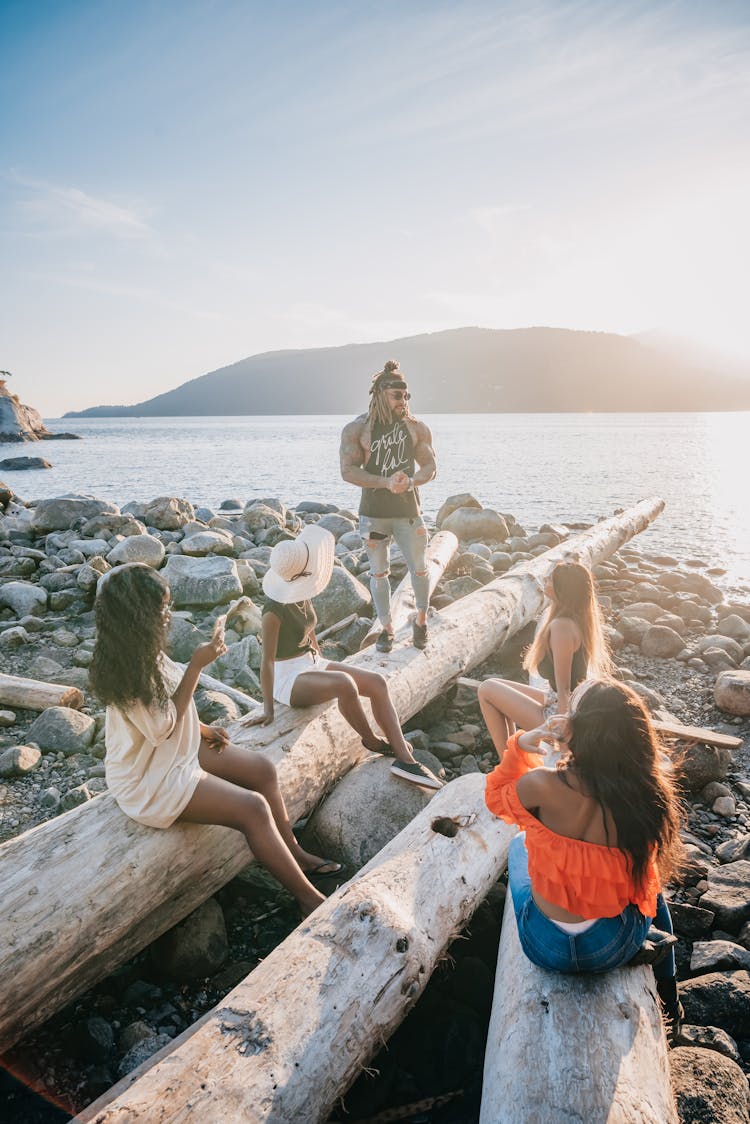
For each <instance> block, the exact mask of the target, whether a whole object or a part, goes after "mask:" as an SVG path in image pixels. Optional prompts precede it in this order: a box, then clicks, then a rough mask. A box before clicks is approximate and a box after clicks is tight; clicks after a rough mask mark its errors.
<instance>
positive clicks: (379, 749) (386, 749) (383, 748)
mask: <svg viewBox="0 0 750 1124" xmlns="http://www.w3.org/2000/svg"><path fill="white" fill-rule="evenodd" d="M362 745H365V743H364V742H362ZM365 749H366V750H367V751H368V753H380V754H382V755H383V757H395V756H396V754H395V753H394V752H393V750H392V749H391V747H390V745H389V744H388V742H385V741H383V739H382V738H378V744H377V745H375V746H370V745H365Z"/></svg>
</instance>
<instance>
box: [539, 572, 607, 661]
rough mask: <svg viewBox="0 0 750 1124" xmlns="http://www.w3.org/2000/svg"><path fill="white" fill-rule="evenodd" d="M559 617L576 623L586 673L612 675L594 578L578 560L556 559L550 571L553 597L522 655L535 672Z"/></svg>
mask: <svg viewBox="0 0 750 1124" xmlns="http://www.w3.org/2000/svg"><path fill="white" fill-rule="evenodd" d="M558 617H567V618H569V619H570V620H572V621H575V623H576V624H577V625H578V627H579V629H580V631H581V646H582V648H583V651H584V654H585V656H586V662H587V664H588V674H589V675H590V676H592V677H594V676H595V677H604V676H608V675H611V673H612V660H611V658H610V655H609V650H608V648H607V641H606V640H605V638H604V623H603V621H602V614H601V609H600V608H599V602H598V601H597V599H596V590H595V588H594V579H593V577H592V576H591V571H590V570H589V569H587V567H586V566H582V565H581V563H580V562H558V563H557V565H556V566H555V568H554V570H553V571H552V599H551V601H550V603H549V605H548V607H547V609H546V611H545V613H544V615H543V616H542V619H541V621H540V622H539V627H538V629H537V631H536V635H535V637H534V639H533V641H532V643H531V646H530V648H529V650H528V652H527V653H526V655H525V657H524V661H523V666H524V667H525V668H526V670H527V671H531V672H532V673H533V672H536V670H537V668H538V667H539V664H540V663H541V661H542V660H543V659H544V657H545V655H546V654H547V652H548V651H549V630H550V625H551V624H552V622H553V621H554V620H556V619H557V618H558Z"/></svg>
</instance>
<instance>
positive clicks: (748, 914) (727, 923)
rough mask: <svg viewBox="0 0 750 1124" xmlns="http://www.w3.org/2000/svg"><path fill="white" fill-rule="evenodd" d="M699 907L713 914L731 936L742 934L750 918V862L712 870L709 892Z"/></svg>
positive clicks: (709, 873) (709, 876) (710, 871)
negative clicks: (740, 932) (745, 923)
mask: <svg viewBox="0 0 750 1124" xmlns="http://www.w3.org/2000/svg"><path fill="white" fill-rule="evenodd" d="M699 904H700V906H701V907H702V908H703V909H711V910H713V912H714V913H715V914H716V923H717V925H718V926H719V928H721V929H723V930H725V931H726V932H729V933H736V932H738V931H739V929H740V928H741V926H742V925H743V923H744V922H745V921H747V920H748V918H750V862H748V861H747V859H738V860H737V861H736V862H733V863H726V864H725V865H724V866H715V867H711V869H710V870H709V872H708V889H707V890H706V892H705V893H704V894H703V896H702V897H701V899H700V902H699Z"/></svg>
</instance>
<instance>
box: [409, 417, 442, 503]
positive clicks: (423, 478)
mask: <svg viewBox="0 0 750 1124" xmlns="http://www.w3.org/2000/svg"><path fill="white" fill-rule="evenodd" d="M414 428H415V429H416V431H417V432H416V440H415V442H414V460H415V461H416V462H417V464H418V465H419V468H418V469H417V471H416V472H415V473H414V486H415V487H416V488H420V487H421V486H422V484H428V483H429V481H430V480H434V478H435V474H436V473H437V465H436V463H435V450H434V449H433V447H432V434H431V433H430V427H429V426H428V425H425V423H424V422H421V421H418V422H415V423H414Z"/></svg>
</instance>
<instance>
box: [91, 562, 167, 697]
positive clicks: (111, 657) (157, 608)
mask: <svg viewBox="0 0 750 1124" xmlns="http://www.w3.org/2000/svg"><path fill="white" fill-rule="evenodd" d="M168 600H169V586H168V585H167V583H166V582H165V581H164V579H163V578H162V577H160V576H159V574H157V573H156V571H155V570H152V569H151V567H150V566H144V565H143V564H142V563H140V562H129V563H127V564H126V565H125V566H120V567H118V568H117V569H116V570H110V571H109V573H107V574H106V575H105V576H104V577H103V578H101V579H100V582H99V588H98V591H97V595H96V646H95V647H94V656H93V659H92V661H91V666H90V668H89V681H90V683H91V687H92V689H93V691H94V692H95V693H96V694H97V695H98V696H99V698H100V699H101V701H102V702H103V703H105V704H107V705H109V704H110V703H111V704H113V705H115V706H120V707H123V706H127V705H128V703H133V702H142V703H145V705H146V706H151V705H152V704H153V703H156V704H157V705H161V704H163V703H165V702H166V701H167V697H168V695H167V690H166V688H165V686H164V680H163V679H162V675H161V670H160V667H159V656H160V653H161V651H162V649H163V647H164V638H165V634H166V630H167V622H168V613H167V612H166V608H167V604H168Z"/></svg>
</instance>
